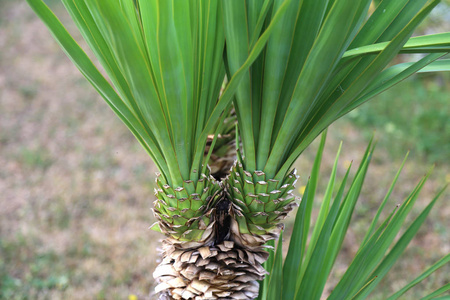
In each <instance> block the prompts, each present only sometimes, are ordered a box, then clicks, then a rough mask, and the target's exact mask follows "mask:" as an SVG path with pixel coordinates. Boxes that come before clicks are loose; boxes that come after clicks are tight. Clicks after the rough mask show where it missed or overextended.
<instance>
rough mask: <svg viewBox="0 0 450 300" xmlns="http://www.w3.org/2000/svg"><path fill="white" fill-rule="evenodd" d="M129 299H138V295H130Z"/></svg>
mask: <svg viewBox="0 0 450 300" xmlns="http://www.w3.org/2000/svg"><path fill="white" fill-rule="evenodd" d="M128 300H138V297H137V296H136V295H134V294H131V295H129V296H128Z"/></svg>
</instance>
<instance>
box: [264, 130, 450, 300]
mask: <svg viewBox="0 0 450 300" xmlns="http://www.w3.org/2000/svg"><path fill="white" fill-rule="evenodd" d="M325 138H326V135H325V134H324V135H323V136H322V139H321V143H320V146H319V148H318V152H317V155H316V159H315V162H314V165H313V169H312V171H311V174H310V177H309V180H308V183H307V185H306V188H305V192H304V195H303V198H302V202H301V204H300V207H299V209H298V211H297V216H296V219H295V224H294V227H293V232H292V236H291V240H290V243H289V247H288V250H287V256H286V258H285V259H284V261H283V245H282V244H283V243H282V237H280V239H279V240H278V246H277V250H276V252H275V253H272V254H271V257H270V258H269V260H268V271H269V272H270V275H269V276H267V277H266V278H265V279H264V281H263V284H262V285H261V288H260V295H259V297H258V299H259V300H271V299H280V300H292V299H294V300H300V299H311V300H319V299H324V297H327V299H329V300H335V299H366V298H367V297H368V296H369V295H370V294H371V293H372V292H373V291H374V289H375V288H376V286H377V285H378V284H379V283H380V281H381V280H383V278H384V277H385V276H386V274H387V273H388V272H389V270H390V269H391V268H392V266H393V265H394V264H395V262H396V261H397V260H399V259H400V258H401V255H402V253H403V252H404V250H405V249H406V247H407V246H408V244H409V242H410V241H411V240H412V238H413V237H414V236H415V234H416V233H417V232H418V230H419V228H420V226H421V225H422V224H423V223H424V221H425V220H426V217H427V216H428V214H429V212H430V211H431V209H432V208H433V206H434V205H435V203H436V201H437V200H438V199H439V197H440V196H442V194H443V192H444V190H445V188H446V187H444V188H443V189H441V190H440V191H439V192H438V194H437V195H436V196H435V197H434V198H433V200H431V201H430V203H429V204H428V205H427V206H426V207H425V208H424V209H423V210H422V212H421V213H420V214H419V216H418V217H417V218H416V219H415V220H413V221H412V222H411V223H410V224H409V226H408V227H407V228H404V227H406V226H405V223H407V221H406V219H407V216H408V215H409V213H410V212H411V210H412V208H413V206H414V204H415V202H416V200H417V199H419V197H420V191H421V190H422V188H423V186H424V184H425V182H426V181H427V178H428V177H429V175H430V172H428V173H427V174H426V175H425V176H424V177H423V178H422V179H421V180H420V182H419V183H418V184H417V186H416V187H415V188H414V190H413V191H412V192H411V193H410V194H409V196H408V197H407V198H406V199H405V200H404V201H403V203H402V204H400V205H397V203H392V200H391V199H390V196H391V193H392V191H393V190H394V188H395V185H396V183H397V179H398V178H399V175H400V172H401V170H402V169H403V166H404V164H405V161H406V158H405V160H404V161H403V163H402V165H401V166H400V169H399V171H398V172H397V174H396V175H395V177H394V178H393V181H392V184H391V186H390V187H389V188H388V190H387V193H386V196H385V198H384V199H380V200H382V201H380V203H381V204H380V207H379V209H378V211H377V212H376V214H375V215H374V217H373V220H372V222H371V224H370V226H369V227H368V228H367V231H366V235H365V236H364V238H363V239H362V242H361V245H360V247H359V249H358V251H357V253H356V256H355V257H354V258H353V261H352V262H351V263H350V265H349V266H348V268H347V270H346V272H345V273H344V274H343V275H342V277H341V278H340V280H339V282H338V283H337V285H336V286H335V287H334V288H333V290H332V291H331V293H330V294H329V295H327V291H325V284H326V282H327V278H328V277H329V276H330V274H331V272H332V268H333V266H334V264H335V262H336V258H337V255H338V254H339V251H340V250H341V248H342V245H343V242H344V238H345V235H346V232H347V230H348V228H349V226H350V222H351V218H352V215H353V212H354V211H355V207H356V204H357V201H358V199H359V196H360V193H361V190H362V187H363V184H364V179H365V177H366V174H367V171H368V168H369V165H370V162H371V159H372V155H373V151H374V145H373V143H372V142H370V143H369V146H368V147H367V150H366V152H365V154H364V156H363V158H362V160H361V164H360V166H359V167H358V169H357V171H356V173H355V175H354V177H353V179H351V180H350V178H349V177H351V176H349V173H350V169H351V168H352V166H349V167H348V169H347V172H346V173H345V175H344V176H343V178H341V179H340V180H339V181H338V178H337V176H336V174H337V169H338V159H339V155H340V148H339V150H338V153H337V155H336V160H335V163H334V166H333V169H332V171H331V174H330V177H329V181H328V184H327V188H326V190H325V191H324V192H323V193H321V194H323V195H324V196H323V198H322V199H321V200H319V199H317V197H316V195H317V194H318V193H317V191H316V190H317V186H318V182H319V179H320V178H319V169H320V164H321V160H322V153H323V150H324V146H325ZM337 182H340V184H339V185H338V184H337ZM390 200H391V201H390ZM314 202H316V203H320V209H319V214H318V217H317V218H316V220H315V222H311V220H312V218H311V215H312V208H313V203H314ZM387 207H391V212H390V213H388V214H387V217H386V218H385V219H384V220H381V218H380V216H381V215H382V212H383V210H385V208H387ZM312 225H313V226H312ZM401 231H403V232H402V233H401V235H400V238H399V239H398V240H396V237H397V236H398V235H399V233H400V232H401ZM308 237H309V239H308ZM449 262H450V254H449V255H446V256H445V257H443V258H442V259H440V260H439V261H437V262H436V263H435V264H434V265H433V266H431V267H430V268H429V269H427V270H426V271H425V272H424V273H423V274H421V275H420V276H419V277H417V278H416V279H415V280H413V281H412V282H411V283H409V284H407V285H406V286H405V288H403V289H401V290H400V291H398V292H397V293H395V294H394V295H392V296H391V297H389V300H394V299H398V298H399V297H400V296H401V295H403V294H404V293H405V292H406V291H407V290H408V289H410V288H412V287H413V286H414V285H416V284H417V283H419V282H421V281H422V280H423V279H425V278H426V277H428V276H429V275H431V274H432V273H433V272H434V271H436V270H437V269H439V268H440V267H442V266H444V265H445V264H447V263H449ZM448 290H450V286H448V285H447V286H444V287H442V289H439V290H438V291H436V292H434V293H432V295H434V296H438V295H439V294H442V293H444V292H445V291H448ZM430 298H431V297H430ZM430 298H428V297H425V298H423V299H430Z"/></svg>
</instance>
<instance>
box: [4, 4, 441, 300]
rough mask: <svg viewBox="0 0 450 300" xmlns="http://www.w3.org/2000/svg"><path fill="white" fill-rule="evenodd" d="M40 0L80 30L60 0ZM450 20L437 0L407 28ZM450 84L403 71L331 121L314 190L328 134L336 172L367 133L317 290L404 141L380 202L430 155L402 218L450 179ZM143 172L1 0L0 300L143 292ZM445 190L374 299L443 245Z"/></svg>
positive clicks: (70, 72)
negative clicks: (357, 187)
mask: <svg viewBox="0 0 450 300" xmlns="http://www.w3.org/2000/svg"><path fill="white" fill-rule="evenodd" d="M47 2H48V3H49V4H50V5H51V6H52V7H53V8H54V9H55V10H56V12H57V14H58V16H60V17H61V19H62V21H63V22H64V23H65V24H66V25H67V27H68V29H69V31H70V32H72V33H73V34H74V35H75V36H76V37H78V38H79V37H80V35H79V33H78V32H77V31H76V28H75V27H74V25H73V24H72V23H71V22H70V20H69V18H68V17H67V15H66V14H65V12H64V10H63V9H62V5H61V4H60V3H59V2H60V1H47ZM449 29H450V1H444V2H443V3H442V4H441V5H440V6H439V7H438V8H436V9H435V10H434V12H433V13H432V15H431V17H430V18H428V21H427V22H426V23H425V24H424V25H422V26H421V27H420V28H419V29H418V31H417V34H420V33H422V34H423V33H432V32H443V31H448V30H449ZM79 40H80V39H79ZM81 45H82V46H85V44H84V43H81ZM400 59H402V58H400ZM449 95H450V74H439V75H420V76H414V77H413V78H411V79H409V80H407V81H405V82H403V83H401V84H399V85H398V86H396V87H394V88H393V89H392V90H390V91H389V92H386V93H384V94H382V95H380V96H379V97H377V98H376V99H373V100H371V102H370V103H368V104H366V105H364V106H363V107H362V108H359V109H357V110H356V111H354V112H352V113H350V114H349V115H347V116H345V117H344V118H343V119H341V120H339V121H338V122H336V123H335V124H334V125H332V127H331V128H330V129H329V134H328V141H327V146H326V150H325V154H324V159H323V160H324V161H323V166H322V184H321V185H320V186H319V195H318V200H320V199H321V193H323V192H324V189H325V183H326V180H328V176H329V174H330V170H331V166H332V163H333V160H334V155H335V153H336V151H337V148H338V146H339V143H340V141H343V143H344V146H343V150H342V154H341V159H340V164H339V165H340V167H339V170H340V173H339V174H338V176H341V177H340V178H342V176H343V174H344V171H345V168H346V167H347V166H348V165H349V164H350V162H351V161H353V162H354V165H355V167H354V168H355V169H356V166H357V164H359V162H360V161H359V160H360V158H361V157H362V155H363V153H364V150H365V147H366V145H367V143H368V141H369V140H370V138H371V136H372V135H373V134H374V132H375V137H376V139H377V141H378V145H377V149H376V152H375V155H374V157H373V162H372V165H371V167H370V168H369V174H368V177H367V179H366V183H365V188H364V189H363V191H362V197H361V199H360V201H359V203H358V204H357V206H356V211H355V216H354V218H353V221H352V224H351V225H350V231H349V233H348V235H347V237H346V240H345V245H344V249H343V252H342V253H341V255H340V256H339V258H338V262H337V265H336V267H335V269H334V271H333V276H332V278H331V279H330V284H329V286H328V288H330V289H331V288H332V287H333V284H334V283H335V282H336V280H337V279H338V278H339V277H340V276H341V275H342V274H343V272H344V271H345V269H346V266H347V265H348V263H349V262H350V261H351V259H352V257H353V256H354V254H355V252H356V250H357V247H358V246H359V243H360V242H361V240H362V237H363V236H364V233H365V232H366V230H367V228H368V226H369V224H370V221H371V220H372V218H373V216H374V214H375V213H376V209H377V207H378V205H379V204H380V203H381V201H382V200H383V197H384V195H385V193H386V191H387V189H388V188H389V184H390V182H391V181H392V179H393V177H394V176H395V173H396V171H397V169H398V167H399V166H400V164H401V161H402V159H403V157H404V155H405V154H406V152H407V151H408V150H409V151H410V155H409V159H408V161H407V163H406V165H405V168H404V171H403V173H402V175H401V177H400V180H399V183H398V185H397V188H396V189H395V190H394V193H393V195H392V197H391V201H390V202H389V204H388V205H390V208H389V207H387V210H389V211H390V210H391V209H393V208H394V207H395V205H396V204H397V203H401V201H403V200H404V199H405V197H406V196H407V195H408V194H409V192H411V191H412V189H413V188H414V186H415V185H416V184H417V183H418V181H419V180H420V178H421V177H422V176H423V175H424V173H425V172H426V171H427V170H428V169H429V168H430V167H431V166H432V165H433V164H434V165H435V167H434V171H433V174H432V176H431V177H430V180H429V181H428V183H427V184H426V185H425V188H424V190H423V191H422V193H421V196H420V198H419V200H418V203H417V204H416V208H415V210H414V211H413V212H412V214H411V215H412V216H411V217H415V216H417V215H418V212H419V211H420V209H421V208H423V207H425V206H426V204H427V203H428V202H429V201H430V200H431V199H432V198H433V196H434V195H435V194H436V192H437V191H438V190H439V189H440V188H442V187H443V186H444V185H445V184H446V183H449V182H450V169H449V165H450V162H449V157H450V122H449V121H448V120H449V118H450V105H449V98H450V97H449ZM316 149H317V143H316V142H315V143H314V144H313V145H312V146H311V147H310V148H309V149H308V150H307V151H306V152H305V153H304V154H303V155H302V157H301V158H300V159H299V161H298V162H297V164H296V167H297V168H298V171H299V172H298V173H299V174H300V176H301V178H300V180H299V182H298V193H299V194H301V193H302V190H303V188H304V185H305V183H306V180H307V176H308V174H309V172H310V170H311V165H312V161H313V159H314V155H315V150H316ZM155 171H156V170H155V167H154V165H153V164H152V162H151V160H150V158H149V157H148V156H147V155H146V153H145V151H144V150H143V149H141V147H140V145H138V143H137V142H136V141H135V139H134V137H133V136H132V134H131V133H130V132H128V131H127V129H126V128H125V126H124V125H123V124H121V123H120V121H119V119H118V118H117V117H116V116H115V115H114V114H113V112H112V111H111V110H110V109H109V108H108V107H107V105H106V103H104V102H103V100H102V99H101V98H100V96H98V95H97V94H96V92H95V91H94V89H93V88H92V87H91V86H90V85H89V83H88V82H87V81H86V80H85V79H84V78H83V77H82V75H81V74H80V73H79V71H78V70H77V69H76V68H75V67H74V66H73V65H72V64H71V62H70V61H69V59H68V58H66V56H65V55H64V54H63V52H62V51H61V50H60V49H59V47H58V45H57V44H56V42H55V41H54V40H53V39H52V37H51V36H50V34H49V33H48V31H47V30H46V28H45V26H44V25H43V24H42V23H41V22H40V20H38V19H37V17H36V16H35V15H34V14H33V13H32V11H31V10H30V9H29V8H28V6H27V5H26V3H24V1H13V0H0V299H130V300H136V299H148V295H149V293H150V291H151V290H152V288H153V284H154V283H153V277H152V272H153V270H154V268H155V266H156V264H157V258H158V252H157V247H158V241H159V240H160V239H161V238H162V236H161V235H160V234H159V233H156V232H153V231H151V230H149V229H148V227H149V226H150V225H151V224H152V223H153V222H154V221H155V220H154V218H153V216H152V213H151V208H152V202H153V200H154V196H153V188H154V172H155ZM449 195H450V193H449V192H448V191H447V192H446V193H445V194H444V195H443V196H442V198H441V199H440V202H439V203H438V204H437V205H436V207H435V209H434V210H433V211H432V213H431V215H430V217H429V218H428V220H427V221H426V223H425V224H424V226H423V227H422V229H421V230H420V231H419V234H418V235H417V236H416V238H415V239H414V240H413V242H412V243H411V244H410V246H409V247H408V248H407V250H406V253H405V254H404V256H403V258H402V259H401V261H399V262H398V263H397V264H396V265H395V266H394V268H393V269H392V271H391V272H390V274H389V275H388V276H387V277H386V279H385V280H384V281H383V282H382V284H381V286H380V287H379V289H378V290H379V292H377V293H376V294H374V295H373V296H372V297H371V299H385V298H386V296H387V295H390V294H391V293H392V291H394V290H397V289H399V288H401V287H402V286H403V285H404V284H406V283H407V282H409V281H410V280H412V279H413V278H415V277H416V276H417V275H419V274H420V273H421V272H422V271H423V270H424V269H425V268H426V266H427V265H430V264H432V263H434V262H435V261H437V260H438V259H439V258H441V257H442V256H443V255H445V254H447V253H449V252H450V236H449V233H448V229H449V228H450V205H449V198H450V197H449ZM319 202H320V201H317V202H316V207H318V205H319ZM411 220H412V218H411V219H410V220H409V221H411ZM292 222H293V218H292V217H291V218H289V219H287V222H286V223H287V232H288V233H289V230H290V229H289V228H290V225H291V223H292ZM286 240H288V238H286ZM449 274H450V266H449V265H447V266H445V267H443V268H442V269H441V270H439V271H438V272H436V273H435V274H434V275H433V276H431V277H430V278H429V279H427V280H426V281H424V282H423V283H422V284H421V285H420V286H418V287H417V288H415V289H414V292H409V293H408V294H406V295H405V297H404V298H402V299H418V298H419V297H420V296H421V295H422V293H425V292H426V291H431V290H435V289H437V288H438V287H440V286H442V285H444V284H445V283H448V282H449V281H450V275H449Z"/></svg>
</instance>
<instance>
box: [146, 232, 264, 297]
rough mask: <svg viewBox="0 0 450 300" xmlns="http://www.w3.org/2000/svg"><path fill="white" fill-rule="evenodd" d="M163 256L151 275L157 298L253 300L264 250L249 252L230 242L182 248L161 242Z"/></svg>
mask: <svg viewBox="0 0 450 300" xmlns="http://www.w3.org/2000/svg"><path fill="white" fill-rule="evenodd" d="M163 251H164V257H163V260H162V262H161V264H160V265H159V266H158V267H157V268H156V270H155V272H154V273H153V277H154V278H155V279H156V280H157V282H158V286H157V287H156V288H155V291H156V292H157V293H160V299H198V300H202V299H208V300H209V299H242V300H245V299H255V298H256V297H257V296H258V290H259V286H258V282H257V281H258V280H262V279H263V278H264V275H265V274H267V272H266V271H265V270H264V268H263V267H262V263H263V262H264V261H266V260H267V257H268V255H269V254H268V253H267V252H265V251H262V250H261V251H258V252H255V251H249V250H246V249H243V248H241V247H239V246H237V245H236V244H235V243H233V242H232V241H223V242H222V243H220V244H218V245H215V246H203V247H199V248H197V249H183V248H180V245H174V244H171V243H170V241H167V240H166V241H164V243H163Z"/></svg>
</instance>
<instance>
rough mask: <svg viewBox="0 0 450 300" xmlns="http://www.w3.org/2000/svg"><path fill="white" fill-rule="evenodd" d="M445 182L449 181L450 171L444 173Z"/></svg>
mask: <svg viewBox="0 0 450 300" xmlns="http://www.w3.org/2000/svg"><path fill="white" fill-rule="evenodd" d="M445 182H447V183H450V173H449V174H447V175H445Z"/></svg>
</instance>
